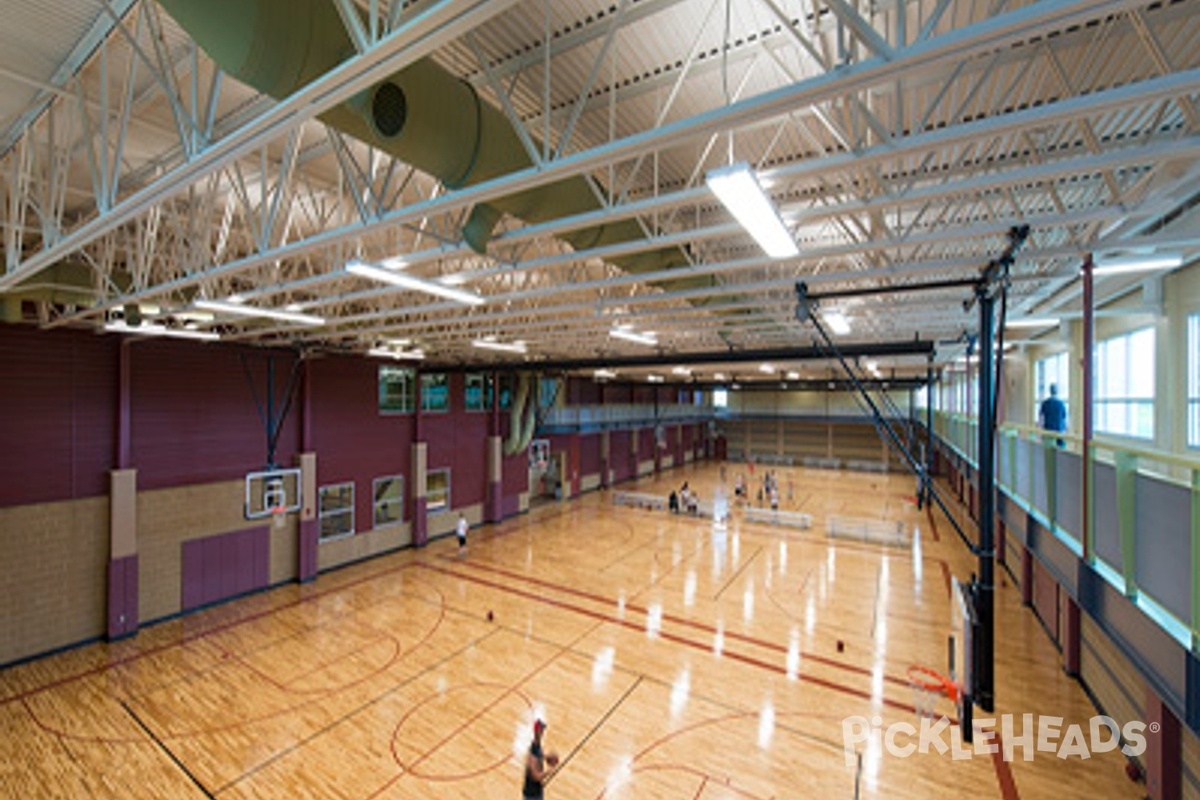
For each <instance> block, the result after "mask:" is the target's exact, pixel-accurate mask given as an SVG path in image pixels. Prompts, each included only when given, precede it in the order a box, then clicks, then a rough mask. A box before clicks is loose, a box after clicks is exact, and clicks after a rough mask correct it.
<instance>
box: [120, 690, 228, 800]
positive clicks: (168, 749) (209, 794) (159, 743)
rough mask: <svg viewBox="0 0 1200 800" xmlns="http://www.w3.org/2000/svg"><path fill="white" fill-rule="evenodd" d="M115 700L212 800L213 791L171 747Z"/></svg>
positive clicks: (126, 707) (140, 719)
mask: <svg viewBox="0 0 1200 800" xmlns="http://www.w3.org/2000/svg"><path fill="white" fill-rule="evenodd" d="M117 702H119V703H120V704H121V708H123V709H125V713H126V714H128V715H129V716H130V718H132V719H133V721H134V722H135V723H136V724H137V726H138V727H139V728H141V729H142V730H143V731H145V733H146V735H147V736H148V737H150V741H152V742H154V745H155V746H156V747H157V748H158V749H159V750H161V751H162V752H163V753H164V754H165V755H166V756H167V758H168V759H170V760H171V763H173V764H174V765H175V766H176V767H178V768H179V770H180V771H181V772H182V773H183V774H184V775H186V776H187V777H188V780H190V781H191V782H192V783H194V784H195V785H196V788H197V789H199V790H200V792H201V793H202V794H203V795H204V796H205V797H207V798H209V800H214V795H213V793H212V792H210V791H209V790H208V788H207V787H206V786H205V785H204V784H203V783H202V782H201V781H200V779H199V778H197V777H196V776H195V775H194V774H192V771H191V770H190V769H188V768H187V765H186V764H184V763H183V762H182V761H180V760H179V758H178V757H176V755H175V754H174V753H173V752H171V748H169V747H167V746H166V745H165V744H163V742H162V740H161V739H159V738H158V737H157V736H155V735H154V731H152V730H150V728H149V726H147V725H146V723H145V722H143V721H142V718H141V717H139V716H138V715H137V714H136V713H134V711H133V709H131V708H130V707H129V706H127V705H125V702H124V701H121V700H119V701H117Z"/></svg>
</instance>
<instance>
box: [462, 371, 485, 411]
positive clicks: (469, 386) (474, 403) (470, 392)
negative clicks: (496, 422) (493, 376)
mask: <svg viewBox="0 0 1200 800" xmlns="http://www.w3.org/2000/svg"><path fill="white" fill-rule="evenodd" d="M491 399H492V392H491V386H489V385H488V381H487V380H486V379H485V378H484V376H483V375H480V374H478V373H474V374H468V375H467V378H466V387H465V388H464V390H463V405H464V406H465V407H466V409H467V411H487V410H488V409H489V408H491V405H492V404H491V402H490V401H491Z"/></svg>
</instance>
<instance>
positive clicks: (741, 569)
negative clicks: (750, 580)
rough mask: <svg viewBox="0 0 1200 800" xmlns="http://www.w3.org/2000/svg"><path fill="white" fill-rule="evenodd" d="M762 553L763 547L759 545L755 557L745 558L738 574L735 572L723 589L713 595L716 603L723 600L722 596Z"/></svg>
mask: <svg viewBox="0 0 1200 800" xmlns="http://www.w3.org/2000/svg"><path fill="white" fill-rule="evenodd" d="M762 551H763V548H762V545H759V546H758V547H756V548H755V549H754V554H753V555H751V556H750V557H749V558H745V559H743V560H742V565H741V566H740V567H738V568H737V571H736V572H734V573H733V574H732V575H730V576H729V580H727V581H725V583H724V585H722V586H721V588H720V589H719V590H717V593H716V594H714V595H713V600H714V601H716V600H720V599H721V595H722V594H724V593H725V590H726V589H728V588H729V587H730V586H732V585H733V582H734V581H735V580H737V578H738V576H739V575H741V574H742V573H743V572H744V571H745V570H746V567H748V566H750V562H752V561H754V559H756V558H758V555H759V554H760V553H761V552H762Z"/></svg>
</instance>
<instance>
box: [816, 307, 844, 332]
mask: <svg viewBox="0 0 1200 800" xmlns="http://www.w3.org/2000/svg"><path fill="white" fill-rule="evenodd" d="M821 316H822V317H824V318H825V324H826V325H828V326H829V329H830V330H832V331H833V332H834V333H835V334H837V335H838V336H845V335H846V334H847V333H849V332H850V320H848V319H846V315H845V314H843V313H842V312H840V311H837V310H835V309H830V310H829V311H822V312H821Z"/></svg>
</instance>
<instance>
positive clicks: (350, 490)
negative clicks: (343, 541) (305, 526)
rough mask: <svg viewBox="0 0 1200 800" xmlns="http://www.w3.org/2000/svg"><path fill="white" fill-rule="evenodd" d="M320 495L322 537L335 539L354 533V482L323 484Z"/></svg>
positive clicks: (319, 515)
mask: <svg viewBox="0 0 1200 800" xmlns="http://www.w3.org/2000/svg"><path fill="white" fill-rule="evenodd" d="M318 495H320V505H319V508H320V512H319V514H318V517H319V518H320V522H321V534H320V536H321V538H322V539H333V538H336V537H338V536H349V535H350V534H352V533H354V484H353V483H335V484H333V485H331V486H322V487H321V489H320V490H319V491H318Z"/></svg>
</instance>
